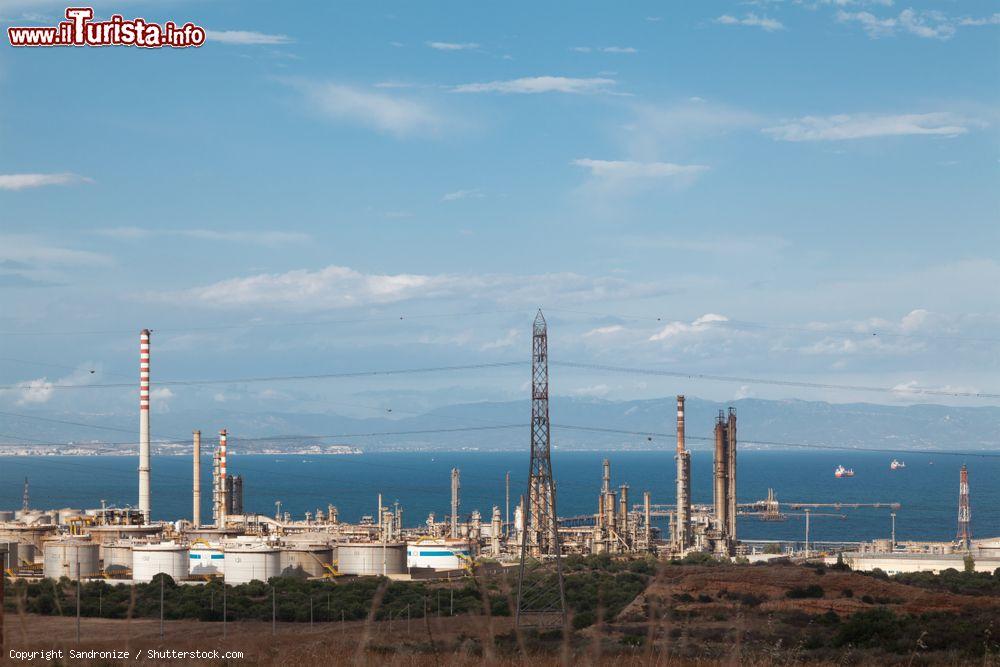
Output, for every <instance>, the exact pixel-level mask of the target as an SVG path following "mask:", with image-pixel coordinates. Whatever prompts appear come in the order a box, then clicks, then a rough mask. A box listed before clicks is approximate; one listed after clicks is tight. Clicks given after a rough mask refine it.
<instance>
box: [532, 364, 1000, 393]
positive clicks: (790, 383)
mask: <svg viewBox="0 0 1000 667" xmlns="http://www.w3.org/2000/svg"><path fill="white" fill-rule="evenodd" d="M551 363H552V365H554V366H562V367H564V368H579V369H584V370H595V371H604V372H609V373H629V374H633V375H655V376H661V377H677V378H685V379H688V380H709V381H712V382H736V383H739V384H767V385H775V386H779V387H802V388H806V389H842V390H846V391H865V392H877V393H890V394H917V395H922V396H952V397H965V398H1000V394H991V393H986V392H972V391H946V390H943V389H921V388H918V387H873V386H870V385H850V384H833V383H828V382H802V381H798V380H773V379H765V378H752V377H740V376H732V375H711V374H708V373H692V372H689V371H666V370H659V369H654V368H627V367H624V366H609V365H606V364H588V363H578V362H573V361H552V362H551Z"/></svg>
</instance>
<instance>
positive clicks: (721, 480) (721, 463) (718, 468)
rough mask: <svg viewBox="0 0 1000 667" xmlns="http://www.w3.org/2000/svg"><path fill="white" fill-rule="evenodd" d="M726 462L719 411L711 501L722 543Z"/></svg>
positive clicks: (725, 504) (716, 424)
mask: <svg viewBox="0 0 1000 667" xmlns="http://www.w3.org/2000/svg"><path fill="white" fill-rule="evenodd" d="M727 462H728V459H727V457H726V429H725V417H724V416H723V414H722V411H721V410H720V411H719V416H718V418H717V419H716V421H715V494H714V498H713V500H714V505H715V529H716V531H717V532H718V534H719V538H720V540H723V541H724V540H725V537H726V535H727V533H728V530H727V528H726V516H727V514H728V512H729V503H728V502H727V501H726V465H727ZM716 550H717V551H721V550H722V549H720V548H719V547H716Z"/></svg>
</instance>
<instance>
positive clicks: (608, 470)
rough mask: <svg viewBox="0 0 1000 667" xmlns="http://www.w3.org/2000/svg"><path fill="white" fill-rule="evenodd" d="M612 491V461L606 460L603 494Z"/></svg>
mask: <svg viewBox="0 0 1000 667" xmlns="http://www.w3.org/2000/svg"><path fill="white" fill-rule="evenodd" d="M610 490H611V461H609V460H607V459H604V481H603V483H602V484H601V493H607V492H608V491H610Z"/></svg>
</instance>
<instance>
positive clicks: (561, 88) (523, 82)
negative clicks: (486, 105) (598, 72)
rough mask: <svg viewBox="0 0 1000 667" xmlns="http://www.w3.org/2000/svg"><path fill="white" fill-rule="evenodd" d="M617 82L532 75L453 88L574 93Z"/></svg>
mask: <svg viewBox="0 0 1000 667" xmlns="http://www.w3.org/2000/svg"><path fill="white" fill-rule="evenodd" d="M614 84H615V80H614V79H605V78H590V79H577V78H573V77H565V76H531V77H524V78H521V79H510V80H507V81H489V82H486V83H465V84H462V85H459V86H455V87H454V88H452V91H453V92H456V93H515V94H538V93H573V94H588V93H602V92H607V91H608V89H609V88H610V87H611V86H613V85H614Z"/></svg>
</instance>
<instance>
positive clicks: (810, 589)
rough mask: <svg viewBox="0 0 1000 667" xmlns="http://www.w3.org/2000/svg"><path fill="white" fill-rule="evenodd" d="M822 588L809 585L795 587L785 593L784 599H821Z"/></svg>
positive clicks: (816, 585)
mask: <svg viewBox="0 0 1000 667" xmlns="http://www.w3.org/2000/svg"><path fill="white" fill-rule="evenodd" d="M823 593H824V591H823V587H822V586H820V585H818V584H810V585H809V586H796V587H795V588H792V589H789V590H787V591H785V597H788V598H792V599H798V598H821V597H823Z"/></svg>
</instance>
